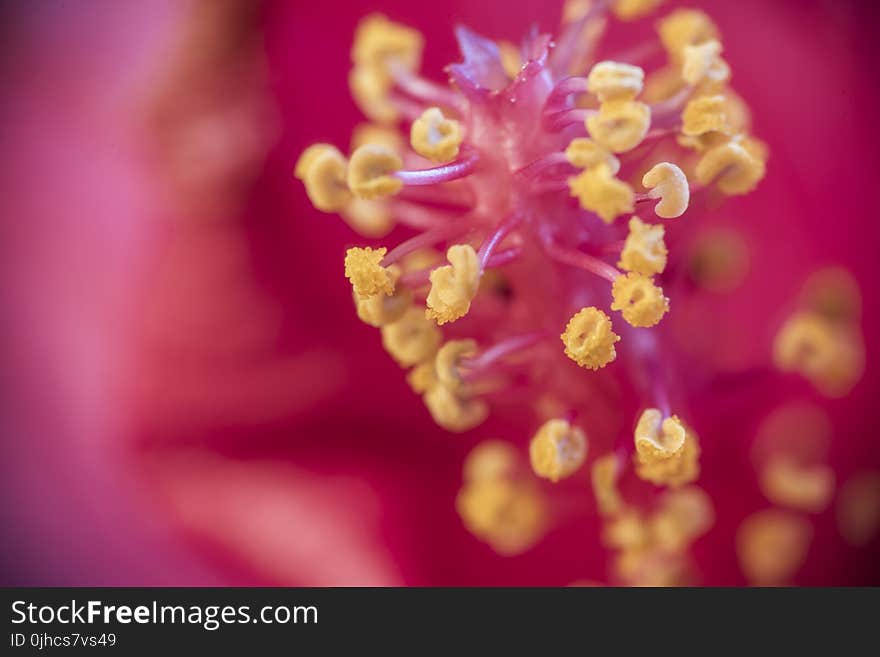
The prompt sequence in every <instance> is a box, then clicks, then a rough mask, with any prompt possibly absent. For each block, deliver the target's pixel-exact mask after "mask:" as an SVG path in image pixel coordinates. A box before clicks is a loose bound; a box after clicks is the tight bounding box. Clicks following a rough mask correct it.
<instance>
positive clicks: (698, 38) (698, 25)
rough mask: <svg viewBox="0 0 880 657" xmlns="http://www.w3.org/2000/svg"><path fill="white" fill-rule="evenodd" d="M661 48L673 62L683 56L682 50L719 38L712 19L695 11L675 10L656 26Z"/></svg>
mask: <svg viewBox="0 0 880 657" xmlns="http://www.w3.org/2000/svg"><path fill="white" fill-rule="evenodd" d="M657 31H658V32H659V34H660V41H661V42H662V43H663V47H664V48H666V51H667V52H668V53H669V55H670V57H671V58H672V59H673V60H675V61H680V60H681V59H682V58H683V56H684V49H685V48H686V47H688V46H696V45H700V44H702V43H706V42H707V41H711V40H713V39H717V38H718V36H719V32H718V28H717V27H716V26H715V23H714V22H712V19H711V18H709V16H707V15H706V14H705V13H704V12H702V11H699V10H697V9H676V10H675V11H673V12H672V13H671V14H669V15H668V16H666V17H664V18H663V19H662V20H661V21H660V22H659V23H658V25H657Z"/></svg>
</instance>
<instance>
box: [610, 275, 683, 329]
mask: <svg viewBox="0 0 880 657" xmlns="http://www.w3.org/2000/svg"><path fill="white" fill-rule="evenodd" d="M611 295H612V297H613V298H614V300H613V301H612V302H611V310H619V311H620V312H621V314H623V318H624V319H625V320H626V321H627V322H628V323H629V324H630V325H632V326H635V327H646V328H647V327H650V326H654V325H656V324H657V323H658V322H659V321H660V320H661V319H663V315H665V314H666V313H667V312H668V311H669V299H667V298H666V297H665V296H663V288H661V287H659V286H658V285H655V284H654V282H653V281H652V280H651V279H650V278H649V277H648V276H644V275H642V274H638V273H635V272H629V273H628V274H623V275H621V276H618V277H617V278H616V279H614V283H613V284H612V285H611Z"/></svg>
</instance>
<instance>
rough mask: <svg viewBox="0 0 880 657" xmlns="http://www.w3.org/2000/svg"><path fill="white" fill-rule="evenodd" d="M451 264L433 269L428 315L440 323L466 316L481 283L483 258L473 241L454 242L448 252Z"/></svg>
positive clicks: (447, 257) (447, 255) (447, 256)
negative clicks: (475, 248)
mask: <svg viewBox="0 0 880 657" xmlns="http://www.w3.org/2000/svg"><path fill="white" fill-rule="evenodd" d="M446 259H447V260H448V261H449V264H448V265H445V266H443V267H438V268H437V269H435V270H434V271H432V272H431V291H430V292H429V293H428V299H427V303H428V309H427V311H426V312H427V316H428V317H429V318H431V319H435V320H437V323H438V324H445V323H446V322H454V321H455V320H457V319H460V318H461V317H464V316H465V315H466V314H467V312H468V310H470V307H471V300H472V299H473V298H474V296H475V295H476V294H477V289H478V288H479V286H480V262H479V259H478V258H477V252H476V251H474V248H473V247H472V246H470V245H469V244H454V245H452V246H451V247H449V250H448V251H447V252H446Z"/></svg>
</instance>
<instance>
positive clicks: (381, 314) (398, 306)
mask: <svg viewBox="0 0 880 657" xmlns="http://www.w3.org/2000/svg"><path fill="white" fill-rule="evenodd" d="M387 271H388V272H389V274H390V275H391V280H392V283H393V284H394V285H395V287H394V291H393V292H392V293H391V294H390V295H386V294H384V293H381V292H380V293H377V294H373V295H372V296H368V297H362V296H360V295H359V294H358V293H357V292H356V291H354V290H352V296H353V297H354V303H355V307H356V308H357V315H358V317H359V318H360V319H361V321H362V322H364V323H365V324H369V325H370V326H375V327H376V328H379V327H382V326H385V325H386V324H392V323H394V322H396V321H397V320H399V319H400V318H401V317H403V314H404V313H405V312H406V311H407V310H408V309H409V307H410V306H411V305H412V300H413V295H412V292H411V291H410V290H409V289H407V288H398V287H397V286H396V282H397V279H398V278H399V277H400V268H399V267H396V266H394V265H392V266H391V267H389V268H388V270H387Z"/></svg>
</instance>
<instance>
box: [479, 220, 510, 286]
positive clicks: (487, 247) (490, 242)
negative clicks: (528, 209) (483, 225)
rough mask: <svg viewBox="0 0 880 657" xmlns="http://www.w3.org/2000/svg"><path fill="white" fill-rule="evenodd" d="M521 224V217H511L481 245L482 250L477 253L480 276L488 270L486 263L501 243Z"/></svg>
mask: <svg viewBox="0 0 880 657" xmlns="http://www.w3.org/2000/svg"><path fill="white" fill-rule="evenodd" d="M519 222H520V216H519V215H511V216H510V217H508V218H507V219H505V220H504V221H502V222H501V223H500V224H499V225H498V227H497V228H496V229H495V231H494V232H493V233H492V234H490V235H489V236H488V237H487V238H486V239H485V240H484V241H483V243H482V245H480V250H479V251H477V259H478V260H479V261H480V274H482V273H483V271H484V270H485V269H486V263H487V262H488V261H489V258H490V257H491V256H492V252H493V251H494V250H495V247H497V246H498V245H499V244H500V243H501V241H502V240H503V239H504V238H505V237H507V236H508V235H509V234H510V231H512V230H513V229H514V228H516V226H517V224H519Z"/></svg>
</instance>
